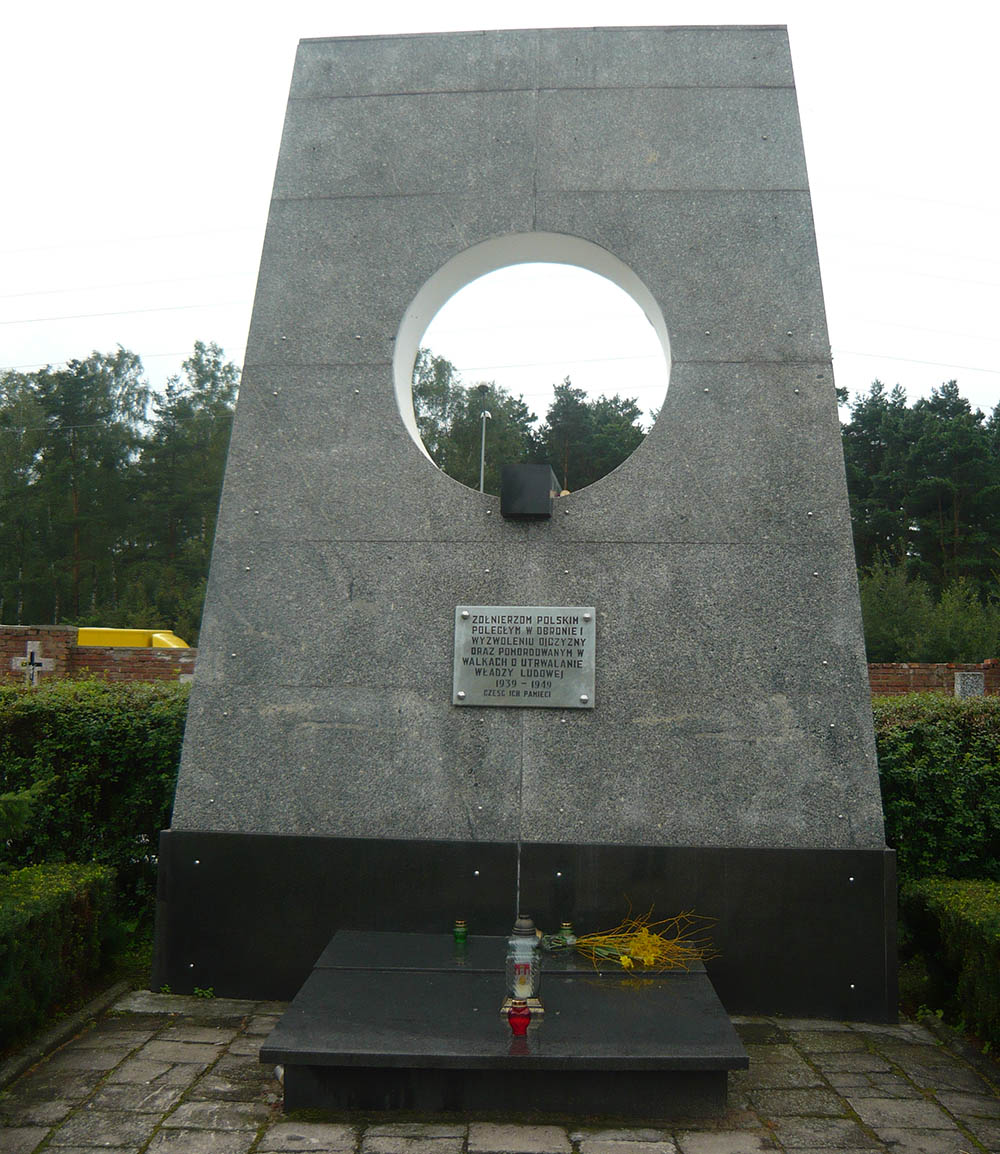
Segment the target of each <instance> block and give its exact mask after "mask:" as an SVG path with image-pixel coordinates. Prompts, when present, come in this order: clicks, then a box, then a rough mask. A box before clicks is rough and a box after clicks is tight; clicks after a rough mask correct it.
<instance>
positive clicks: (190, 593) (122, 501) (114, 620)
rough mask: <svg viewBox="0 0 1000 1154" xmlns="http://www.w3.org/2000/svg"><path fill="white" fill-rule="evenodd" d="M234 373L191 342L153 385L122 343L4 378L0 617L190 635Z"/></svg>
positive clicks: (0, 378)
mask: <svg viewBox="0 0 1000 1154" xmlns="http://www.w3.org/2000/svg"><path fill="white" fill-rule="evenodd" d="M238 383H239V370H238V368H237V367H236V365H234V364H232V363H231V362H229V361H227V360H226V359H225V357H224V354H223V352H222V350H221V349H220V348H219V347H218V346H217V345H214V344H207V345H206V344H203V343H201V342H197V343H196V344H195V346H194V351H193V352H192V354H191V356H190V357H189V358H188V359H187V360H185V361H184V363H183V371H182V373H181V374H180V375H179V376H175V377H172V378H171V379H170V380H169V381H168V382H167V385H166V388H165V389H164V390H163V392H162V393H157V394H153V393H152V392H151V390H150V388H149V385H148V382H147V381H146V379H145V376H144V373H143V368H142V363H141V361H140V360H139V358H138V357H137V356H136V355H135V354H134V353H131V352H129V351H128V350H126V349H123V348H119V349H118V350H117V351H116V352H114V353H97V352H95V353H92V354H91V355H90V356H89V357H87V358H85V359H83V360H74V361H70V362H69V363H68V364H67V365H66V367H65V368H62V369H52V368H45V369H41V370H39V371H37V372H33V373H17V372H6V373H3V374H2V375H0V622H3V623H4V624H19V623H23V624H31V625H41V624H49V623H54V624H59V623H66V624H76V625H105V626H112V627H114V626H131V627H135V628H148V627H153V626H161V627H170V628H173V629H174V630H175V631H176V632H177V633H179V635H180V636H181V637H183V638H184V639H185V640H186V641H188V642H190V643H192V644H193V643H194V642H196V641H197V636H198V627H199V624H200V620H201V605H202V601H203V599H204V592H205V583H206V579H207V574H208V563H209V556H210V552H211V548H212V538H213V535H214V533H215V518H216V511H217V508H218V504H219V493H220V490H221V486H222V474H223V470H224V467H225V458H226V449H227V447H228V444H229V432H230V426H231V424H232V416H233V407H234V405H235V401H236V392H237V387H238Z"/></svg>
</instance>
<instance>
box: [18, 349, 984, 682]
mask: <svg viewBox="0 0 1000 1154" xmlns="http://www.w3.org/2000/svg"><path fill="white" fill-rule="evenodd" d="M238 384H239V369H238V368H237V366H236V365H234V364H233V363H232V362H230V361H227V360H226V359H225V357H224V354H223V352H222V350H221V349H220V348H219V347H218V346H217V345H214V344H204V343H202V342H197V343H196V344H195V347H194V351H193V353H192V355H191V356H190V357H189V358H188V359H187V360H185V361H184V364H183V369H182V373H181V374H180V375H179V376H177V377H173V378H171V379H170V381H169V382H168V383H167V386H166V388H165V389H164V390H163V391H162V392H160V393H153V392H151V390H150V388H149V385H148V383H147V381H146V380H145V377H144V374H143V369H142V364H141V362H140V360H139V358H138V357H137V356H136V355H135V354H134V353H131V352H128V351H127V350H125V349H122V348H119V349H118V350H117V351H116V352H114V353H105V354H102V353H96V352H95V353H93V354H91V356H89V357H87V358H85V359H84V360H79V361H71V362H70V363H69V364H68V365H67V366H66V367H65V368H63V369H58V370H55V369H51V368H46V369H42V370H39V371H38V372H34V373H16V372H7V373H4V374H0V622H3V623H5V624H16V623H26V624H46V623H49V622H54V623H60V622H62V623H68V624H102V625H110V626H114V625H122V626H126V625H127V626H134V627H150V626H164V627H171V628H173V629H174V630H175V631H176V632H178V633H179V634H180V635H181V636H182V637H184V638H185V639H186V640H188V641H189V642H191V643H192V644H194V643H196V641H197V637H198V627H199V624H200V618H201V603H202V600H203V597H204V588H205V583H206V579H207V573H208V563H209V557H210V553H211V546H212V537H213V534H214V530H215V518H216V510H217V506H218V500H219V494H220V491H221V486H222V476H223V471H224V467H225V455H226V448H227V445H228V441H229V433H230V427H231V424H232V415H233V408H234V405H235V400H236V393H237V388H238ZM842 399H845V398H843V397H842ZM413 402H414V412H415V415H416V419H417V424H418V427H419V430H420V433H421V436H422V437H423V440H424V444H425V446H426V447H427V450H428V452H429V453H430V455H431V457H432V459H433V460H434V461H435V463H436V464H437V465H438V466H439V467H440V468H442V469H443V470H444V471H445V472H447V473H448V474H449V475H450V476H452V477H454V478H455V479H456V480H458V481H461V482H462V483H464V484H466V485H469V486H470V487H471V488H478V486H479V467H480V450H481V444H482V441H481V437H482V427H483V416H482V414H483V411H484V410H486V411H488V412H489V413H490V417H489V418H488V426H487V452H486V470H485V486H484V487H485V489H486V490H487V491H488V492H492V493H497V492H498V491H499V483H500V467H501V465H502V464H505V463H513V462H518V461H534V462H542V463H545V462H547V463H548V464H549V465H551V467H552V469H553V470H554V472H555V474H556V477H557V479H558V481H559V484H560V486H561V487H562V488H564V489H568V490H575V489H581V488H583V487H584V486H585V485H589V484H591V483H592V482H593V481H596V480H598V479H599V478H600V477H602V476H604V475H605V474H607V473H608V472H610V471H611V470H612V469H614V468H615V467H617V466H618V465H619V464H621V462H622V461H624V460H625V459H626V458H627V457H628V456H629V454H630V453H631V452H632V451H633V450H634V449H635V448H636V447H637V446H638V444H639V443H640V442H641V441H642V439H643V436H644V435H645V431H646V429H645V428H644V424H643V414H642V412H641V410H640V409H639V407H638V404H637V403H636V401H635V399H632V398H628V397H622V396H620V395H617V394H616V395H615V396H613V397H610V398H608V397H603V396H602V397H600V398H598V399H596V400H592V399H590V398H588V397H587V395H586V394H585V393H584V391H583V390H582V389H579V388H576V387H574V386H573V384H572V382H571V381H570V379H569V378H568V377H567V378H565V379H564V380H563V381H562V382H561V383H560V384H558V385H556V386H555V389H554V395H553V399H552V402H551V404H550V405H549V406H548V409H547V411H546V413H545V416H544V417H543V418H542V419H540V420H539V419H538V418H536V416H535V414H533V413H532V412H531V411H530V410H529V408H528V406H527V405H526V404H525V402H524V400H523V398H522V397H519V396H513V395H512V394H510V393H509V392H508V391H507V390H506V389H504V388H502V387H501V386H499V385H497V384H496V383H495V382H482V383H477V384H473V385H465V384H463V382H462V381H461V379H460V377H459V374H458V373H457V372H456V370H455V368H454V366H453V365H452V364H451V363H450V362H449V361H448V360H447V359H446V358H445V357H442V356H438V355H436V354H434V353H433V352H432V351H431V350H429V349H421V350H420V352H419V354H418V356H417V360H416V363H415V365H414V371H413ZM655 416H656V414H655V413H650V414H648V417H647V419H648V421H649V422H650V423H651V422H652V420H653V419H655ZM842 432H843V445H844V459H845V465H846V469H847V484H848V493H849V497H850V504H851V518H852V523H853V526H854V543H855V549H856V553H857V560H858V571H859V580H860V589H861V601H862V611H863V614H864V620H865V639H866V644H867V646H868V657H869V660H871V661H906V660H909V661H920V660H926V661H979V660H982V659H983V658H985V657H990V656H1000V405H998V406H997V408H996V409H994V411H993V412H992V414H991V415H990V416H989V417H987V416H984V414H983V413H982V412H980V411H979V410H974V409H973V408H972V407H971V405H970V404H969V402H968V401H967V400H966V399H965V398H963V397H962V396H961V394H960V392H959V389H958V385H957V384H956V382H954V381H948V382H947V383H945V384H942V385H941V386H940V387H939V388H937V389H934V390H933V391H932V393H931V395H930V397H928V398H925V399H920V400H918V401H916V402H914V403H913V404H912V405H910V404H908V403H907V400H906V394H905V392H904V391H903V389H902V388H900V387H899V386H897V387H896V388H894V389H891V390H889V389H886V387H885V386H884V385H883V384H881V383H880V382H878V381H876V382H874V383H873V385H872V386H871V388H870V389H869V390H868V392H867V393H864V394H862V395H860V396H859V397H857V398H856V399H855V402H854V404H853V405H852V406H851V407H850V419H849V421H847V422H846V423H845V424H844V425H843V426H842Z"/></svg>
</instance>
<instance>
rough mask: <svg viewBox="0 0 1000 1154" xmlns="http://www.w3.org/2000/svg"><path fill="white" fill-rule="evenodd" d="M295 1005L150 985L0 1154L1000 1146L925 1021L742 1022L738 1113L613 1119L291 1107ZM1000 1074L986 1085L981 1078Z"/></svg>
mask: <svg viewBox="0 0 1000 1154" xmlns="http://www.w3.org/2000/svg"><path fill="white" fill-rule="evenodd" d="M282 1009H283V1006H281V1005H280V1004H275V1003H261V1002H238V1001H231V1000H227V999H214V1000H205V999H199V998H182V997H176V996H172V995H163V994H151V993H148V992H145V991H138V992H135V993H131V994H128V995H126V996H125V997H124V998H122V999H120V1000H119V1001H118V1002H117V1003H115V1005H114V1006H113V1007H112V1009H111V1010H110V1012H108V1013H105V1014H102V1015H101V1016H100V1017H99V1019H98V1020H97V1021H94V1022H90V1023H89V1024H88V1025H87V1026H86V1028H84V1029H83V1030H82V1032H81V1033H79V1034H78V1035H77V1036H76V1037H74V1038H73V1039H72V1040H70V1041H69V1042H67V1043H66V1044H65V1045H63V1046H62V1047H61V1048H60V1049H58V1050H56V1051H55V1052H54V1053H51V1054H50V1055H49V1056H48V1057H46V1058H45V1059H44V1060H42V1061H40V1062H39V1063H38V1064H37V1065H35V1066H34V1067H32V1068H31V1069H28V1070H26V1071H25V1072H24V1073H23V1074H22V1075H21V1076H20V1077H18V1078H17V1079H16V1080H15V1081H13V1082H12V1083H11V1084H10V1085H8V1086H7V1088H6V1089H5V1090H4V1091H2V1092H0V1154H34V1152H36V1151H38V1152H40V1151H43V1150H44V1151H47V1152H51V1154H94V1152H96V1151H99V1150H100V1151H113V1152H116V1154H140V1152H143V1154H144V1152H146V1151H149V1154H258V1152H259V1154H271V1152H275V1154H277V1152H282V1154H283V1152H287V1151H294V1150H310V1151H316V1152H321V1151H328V1152H330V1154H752V1152H753V1154H756V1152H757V1151H762V1150H786V1151H793V1152H794V1154H833V1152H834V1151H841V1152H842V1151H844V1150H855V1151H858V1150H868V1151H871V1150H876V1151H895V1152H899V1154H962V1152H967V1154H981V1152H983V1151H987V1152H990V1154H998V1152H1000V1094H998V1089H997V1085H996V1078H995V1077H993V1074H994V1073H995V1071H994V1069H993V1067H992V1064H990V1063H984V1062H982V1061H981V1060H979V1061H976V1060H975V1059H974V1056H972V1055H967V1056H966V1057H963V1056H961V1054H959V1053H957V1052H955V1051H954V1050H953V1049H952V1048H949V1047H947V1046H945V1045H944V1044H942V1042H940V1041H939V1040H938V1038H937V1037H936V1035H935V1033H932V1032H931V1031H930V1030H928V1029H927V1028H925V1027H924V1026H921V1025H918V1024H916V1023H912V1022H904V1023H902V1024H901V1025H898V1026H872V1025H863V1024H858V1023H841V1022H810V1021H789V1020H787V1019H770V1018H740V1019H735V1021H736V1024H737V1029H738V1030H739V1032H740V1034H741V1036H742V1037H743V1040H744V1043H745V1045H746V1048H747V1050H748V1052H749V1054H750V1069H749V1070H748V1071H741V1072H739V1073H737V1074H734V1075H731V1082H730V1105H729V1109H728V1110H727V1111H726V1113H725V1114H724V1115H722V1116H720V1117H718V1118H715V1119H712V1120H711V1121H708V1122H706V1121H705V1120H700V1121H695V1120H687V1121H685V1120H684V1119H673V1120H670V1121H661V1122H651V1121H646V1122H645V1123H643V1124H641V1125H640V1124H636V1125H634V1126H629V1127H622V1126H621V1125H620V1124H615V1125H609V1124H608V1123H606V1122H605V1123H602V1121H601V1119H590V1118H588V1119H577V1120H572V1121H571V1120H567V1119H565V1118H563V1119H558V1118H552V1119H546V1120H545V1124H540V1123H538V1122H535V1121H533V1120H532V1121H528V1120H524V1119H514V1118H498V1117H492V1118H484V1117H479V1116H477V1117H475V1118H471V1117H464V1116H463V1117H455V1118H441V1117H436V1118H413V1117H401V1116H393V1117H391V1118H388V1117H381V1118H377V1117H372V1116H370V1115H369V1116H366V1117H359V1116H348V1115H337V1116H329V1117H325V1118H322V1119H321V1118H318V1117H309V1118H293V1119H291V1120H288V1119H286V1118H284V1117H283V1116H282V1114H281V1109H280V1102H281V1087H280V1085H279V1083H278V1082H277V1081H276V1080H275V1076H274V1070H273V1069H267V1068H264V1067H261V1066H260V1065H259V1064H258V1061H257V1053H258V1050H259V1047H260V1044H261V1041H262V1040H263V1038H264V1036H265V1035H266V1034H267V1033H268V1031H269V1030H270V1029H271V1027H272V1025H273V1024H274V1023H275V1021H277V1018H278V1015H279V1014H280V1013H281V1011H282ZM984 1075H988V1076H984Z"/></svg>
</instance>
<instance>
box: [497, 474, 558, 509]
mask: <svg viewBox="0 0 1000 1154" xmlns="http://www.w3.org/2000/svg"><path fill="white" fill-rule="evenodd" d="M558 495H559V480H558V478H557V477H556V475H555V473H553V472H552V469H551V468H550V467H549V466H548V465H504V466H503V468H502V469H501V471H500V513H501V514H502V515H503V516H504V517H510V518H514V519H526V518H542V517H551V516H552V500H553V498H554V497H557V496H558Z"/></svg>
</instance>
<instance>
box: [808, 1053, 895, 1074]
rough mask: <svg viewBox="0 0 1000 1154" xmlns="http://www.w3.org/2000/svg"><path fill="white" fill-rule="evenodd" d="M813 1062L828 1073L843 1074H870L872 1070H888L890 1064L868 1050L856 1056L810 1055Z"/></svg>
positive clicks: (855, 1054)
mask: <svg viewBox="0 0 1000 1154" xmlns="http://www.w3.org/2000/svg"><path fill="white" fill-rule="evenodd" d="M809 1057H810V1059H811V1061H813V1062H815V1063H816V1065H817V1066H818V1067H819V1068H820V1069H821V1070H822V1071H823V1073H826V1072H827V1071H829V1072H831V1073H833V1072H837V1073H843V1072H844V1071H853V1072H856V1073H868V1072H869V1071H872V1070H888V1069H889V1068H890V1067H889V1063H888V1062H887V1061H886V1060H885V1058H881V1057H879V1055H878V1054H870V1053H868V1052H867V1051H866V1050H865V1051H859V1052H858V1053H854V1054H810V1055H809Z"/></svg>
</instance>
